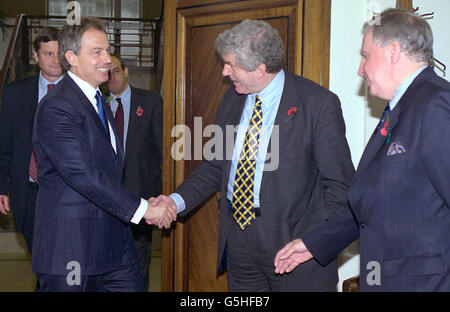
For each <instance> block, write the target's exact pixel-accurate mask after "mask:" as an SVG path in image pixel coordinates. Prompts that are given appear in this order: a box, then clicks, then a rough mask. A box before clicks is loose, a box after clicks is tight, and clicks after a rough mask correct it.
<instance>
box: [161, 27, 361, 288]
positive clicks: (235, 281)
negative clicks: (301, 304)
mask: <svg viewBox="0 0 450 312" xmlns="http://www.w3.org/2000/svg"><path fill="white" fill-rule="evenodd" d="M215 46H216V50H217V52H218V54H219V55H220V57H221V58H222V60H223V63H224V65H223V70H222V75H223V76H224V77H229V78H230V80H231V81H232V83H233V85H234V88H230V90H228V92H227V93H226V94H225V96H224V97H223V99H222V102H221V103H220V106H219V109H218V113H217V119H216V124H217V125H218V126H220V127H221V128H222V129H225V127H226V126H228V125H233V126H235V125H239V128H238V132H237V135H236V139H234V137H233V138H230V139H228V138H225V139H224V140H223V142H224V144H226V142H230V141H231V142H234V149H233V157H232V159H226V160H218V159H215V160H203V161H202V162H201V163H200V164H199V165H198V166H197V168H196V169H195V170H194V171H193V172H192V173H191V174H190V176H189V177H188V178H187V179H186V180H185V181H184V182H183V183H182V184H181V185H180V186H179V187H178V188H177V189H176V190H175V193H173V194H171V195H170V196H169V197H167V196H163V195H160V196H159V197H158V198H157V199H156V200H155V201H154V203H153V204H154V205H156V204H157V203H158V202H161V201H165V202H167V203H168V204H169V205H170V206H172V207H176V208H177V210H178V212H179V213H181V214H182V215H186V214H188V213H189V212H191V211H192V210H193V209H194V208H195V207H196V206H198V205H199V204H201V203H202V202H203V201H204V200H205V199H206V198H208V197H209V196H210V195H212V194H214V193H215V192H217V191H218V190H220V191H221V200H220V220H219V244H218V257H217V266H218V271H221V269H224V268H225V267H226V269H227V273H228V286H229V289H230V291H334V290H335V288H336V284H337V280H338V279H337V264H336V261H332V263H330V264H328V265H326V266H321V265H320V264H319V263H317V262H316V261H311V262H309V263H308V264H306V265H305V266H303V267H301V268H298V269H297V270H295V271H294V272H292V273H291V274H289V275H284V276H281V275H277V274H275V272H274V270H273V259H274V257H275V253H276V252H277V250H279V249H280V248H281V247H282V246H283V245H284V244H286V243H287V242H288V241H289V240H291V239H292V238H293V237H298V236H301V235H303V233H305V232H306V231H307V230H311V229H313V228H315V227H317V226H319V225H320V224H322V223H324V222H325V221H326V220H327V219H328V218H330V217H331V216H332V215H335V214H338V213H340V212H342V211H344V210H346V209H348V208H347V201H346V196H347V190H348V185H349V183H350V181H351V179H352V177H353V173H354V168H353V165H352V162H351V159H350V151H349V148H348V144H347V141H346V138H345V125H344V120H343V118H342V111H341V107H340V102H339V99H338V97H337V96H336V95H335V94H333V93H331V92H330V91H328V90H326V89H325V88H323V87H321V86H319V85H317V84H315V83H314V82H312V81H309V80H307V79H305V78H302V77H299V76H295V75H293V74H291V73H288V72H285V71H284V70H283V67H284V60H285V54H284V46H283V42H282V40H281V38H280V35H279V34H278V31H277V30H276V29H275V28H273V27H272V26H270V24H268V23H267V22H265V21H259V20H245V21H243V22H241V23H239V24H237V25H236V26H234V27H233V28H231V29H229V30H227V31H225V32H224V33H222V34H220V35H219V36H218V37H217V39H216V42H215ZM272 126H273V129H272ZM275 128H277V129H278V131H275V130H274V129H275ZM223 132H224V133H225V132H226V131H223ZM270 138H271V143H272V142H274V140H278V144H279V145H277V144H270V143H269V139H270ZM275 146H277V147H278V146H279V150H278V151H277V153H274V154H277V155H279V159H278V168H276V169H274V168H271V169H268V167H269V165H268V163H267V162H266V161H265V159H266V155H267V154H268V153H269V152H270V151H272V153H273V152H274V149H275ZM223 150H229V149H227V148H226V146H224V148H223Z"/></svg>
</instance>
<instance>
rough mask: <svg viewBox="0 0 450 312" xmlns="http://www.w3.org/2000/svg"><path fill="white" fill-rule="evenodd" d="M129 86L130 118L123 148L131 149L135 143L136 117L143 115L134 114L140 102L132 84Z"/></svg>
mask: <svg viewBox="0 0 450 312" xmlns="http://www.w3.org/2000/svg"><path fill="white" fill-rule="evenodd" d="M130 88H131V99H130V118H129V120H128V132H127V137H126V146H125V150H129V149H131V147H132V146H133V145H134V144H135V138H136V132H137V131H138V125H137V119H138V118H143V117H144V116H141V117H138V116H137V115H136V111H137V108H138V105H139V103H140V98H139V97H138V96H137V94H136V91H135V89H134V88H133V87H132V86H130ZM125 158H126V154H125Z"/></svg>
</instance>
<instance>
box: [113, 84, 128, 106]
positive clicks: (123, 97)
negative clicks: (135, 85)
mask: <svg viewBox="0 0 450 312" xmlns="http://www.w3.org/2000/svg"><path fill="white" fill-rule="evenodd" d="M110 94H111V95H112V97H113V98H114V100H115V99H116V98H118V97H119V98H120V99H121V100H122V103H123V102H129V100H130V98H131V88H130V84H129V83H128V84H127V88H126V89H125V91H123V93H122V94H121V95H120V96H115V95H114V94H112V92H111V93H110Z"/></svg>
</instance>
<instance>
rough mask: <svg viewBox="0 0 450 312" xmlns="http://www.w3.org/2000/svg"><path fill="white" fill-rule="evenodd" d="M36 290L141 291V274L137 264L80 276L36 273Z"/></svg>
mask: <svg viewBox="0 0 450 312" xmlns="http://www.w3.org/2000/svg"><path fill="white" fill-rule="evenodd" d="M36 276H37V278H38V281H39V285H40V288H39V289H38V290H37V291H38V292H142V291H143V288H142V276H141V272H140V270H139V266H138V264H137V263H136V264H132V265H124V266H121V267H119V268H118V269H117V270H114V271H111V272H106V273H103V274H98V275H87V276H80V277H79V278H73V275H70V276H69V275H67V276H66V275H50V274H41V273H36Z"/></svg>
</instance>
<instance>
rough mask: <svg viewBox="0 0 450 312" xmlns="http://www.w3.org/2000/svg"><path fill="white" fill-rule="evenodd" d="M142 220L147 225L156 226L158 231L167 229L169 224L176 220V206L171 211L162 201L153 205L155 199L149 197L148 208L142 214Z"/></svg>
mask: <svg viewBox="0 0 450 312" xmlns="http://www.w3.org/2000/svg"><path fill="white" fill-rule="evenodd" d="M160 196H161V195H160ZM144 219H145V222H146V223H147V224H154V225H157V226H158V228H159V229H162V228H165V229H168V228H170V225H171V223H172V222H173V221H175V220H176V219H177V213H176V206H175V209H173V208H172V207H171V206H170V205H168V204H167V203H166V202H164V201H157V202H156V203H155V198H154V197H151V198H150V199H149V200H148V208H147V211H146V212H145V214H144Z"/></svg>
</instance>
